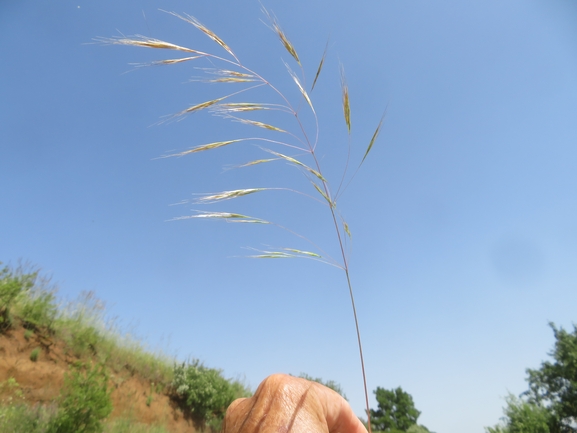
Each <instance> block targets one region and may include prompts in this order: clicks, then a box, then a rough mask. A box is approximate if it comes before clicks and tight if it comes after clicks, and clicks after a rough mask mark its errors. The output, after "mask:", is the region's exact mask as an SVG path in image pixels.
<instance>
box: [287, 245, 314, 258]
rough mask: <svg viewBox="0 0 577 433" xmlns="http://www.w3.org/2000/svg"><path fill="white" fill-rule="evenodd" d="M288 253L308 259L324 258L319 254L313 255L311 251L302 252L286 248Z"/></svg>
mask: <svg viewBox="0 0 577 433" xmlns="http://www.w3.org/2000/svg"><path fill="white" fill-rule="evenodd" d="M284 249H285V250H286V251H290V252H291V253H296V254H300V255H302V256H308V257H317V258H319V259H320V258H322V256H321V255H319V254H317V253H311V252H310V251H302V250H295V249H294V248H284Z"/></svg>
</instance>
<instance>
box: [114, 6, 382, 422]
mask: <svg viewBox="0 0 577 433" xmlns="http://www.w3.org/2000/svg"><path fill="white" fill-rule="evenodd" d="M263 10H264V13H265V15H266V16H267V18H268V20H269V23H270V28H271V29H272V31H273V32H274V33H275V34H276V36H277V37H278V38H279V40H280V42H281V44H282V46H283V47H284V49H285V50H286V51H287V52H288V53H289V54H290V56H291V57H292V59H293V60H294V61H295V62H296V66H297V67H298V69H297V70H298V71H299V73H298V74H297V73H296V72H294V71H293V69H291V66H290V65H289V64H287V63H285V66H286V68H287V71H288V74H289V77H290V79H291V80H292V81H293V82H294V84H295V85H296V87H297V89H298V91H299V92H300V95H301V96H302V99H300V98H297V99H298V100H296V101H291V99H290V98H289V97H287V96H286V95H284V94H283V93H282V92H280V91H279V90H278V89H277V87H275V85H273V84H272V83H271V82H270V81H269V80H267V79H265V78H264V77H263V76H261V75H259V74H258V73H257V72H255V71H253V70H251V69H250V68H249V67H247V66H245V65H244V64H243V63H242V62H241V60H240V59H239V58H238V57H237V56H236V55H235V53H234V52H233V50H232V49H231V48H230V46H229V45H228V44H226V43H225V41H224V40H223V39H221V38H220V37H219V36H218V35H217V34H216V33H214V32H213V31H212V30H209V29H208V28H207V27H206V26H204V25H203V24H201V23H200V21H199V20H197V19H196V18H195V17H193V16H190V15H179V14H176V13H173V12H168V13H170V14H171V15H173V16H175V17H177V18H179V19H181V20H183V21H185V22H187V23H189V24H191V25H193V26H194V27H195V28H196V29H198V30H199V31H201V32H202V33H204V34H205V35H206V36H207V37H209V38H210V39H211V40H213V41H214V42H215V43H216V44H218V46H219V47H220V48H222V49H223V50H224V51H225V53H223V54H222V55H217V54H214V53H206V52H202V51H198V50H195V49H191V48H187V47H182V46H179V45H174V44H172V43H169V42H165V41H160V40H157V39H151V38H146V37H142V36H136V37H134V38H126V37H123V38H116V39H107V40H103V41H104V42H106V43H109V44H116V45H129V46H137V47H145V48H154V49H166V50H178V51H182V52H187V53H194V54H195V55H194V56H192V57H184V58H180V59H172V60H161V61H158V62H153V63H152V64H154V65H170V64H175V63H182V62H187V61H196V62H198V61H201V60H203V59H208V60H209V61H210V63H211V65H212V66H214V65H218V64H221V65H222V66H223V67H222V68H219V67H218V66H217V67H211V68H198V69H199V70H201V71H203V72H204V73H205V74H206V76H207V77H206V78H204V79H199V80H196V81H200V82H205V83H217V84H225V85H227V86H231V85H232V86H240V88H239V90H238V91H236V92H234V93H228V94H225V95H224V96H219V97H217V98H214V99H211V100H209V101H205V102H201V103H198V104H196V105H193V106H191V107H188V108H186V109H184V110H182V111H180V112H179V113H177V114H175V116H174V117H180V116H184V115H187V114H191V113H194V112H198V111H201V110H204V109H207V108H209V110H208V111H209V112H210V113H212V114H213V115H217V116H220V117H223V118H224V119H225V120H232V121H235V122H241V123H243V124H246V125H249V126H253V127H255V130H257V131H258V130H261V131H262V130H267V131H270V132H272V133H273V134H274V133H279V134H282V137H285V139H284V141H280V140H273V139H270V138H269V137H268V136H260V135H257V136H255V137H250V138H235V139H232V140H226V141H216V142H212V143H209V144H202V145H199V146H196V147H193V148H191V149H188V150H184V151H182V152H177V153H173V154H170V155H165V156H163V157H173V156H178V157H182V156H186V155H189V154H193V153H198V152H203V151H209V150H213V149H217V148H222V147H225V146H228V145H230V144H233V143H241V142H255V141H259V142H264V143H265V147H260V149H261V150H262V151H263V152H265V153H268V154H270V155H274V156H275V158H262V159H256V160H253V161H250V162H247V163H244V164H241V165H236V166H235V167H236V168H241V167H249V166H257V165H260V164H263V163H275V162H276V161H284V162H287V163H289V165H293V166H296V167H298V168H299V169H300V174H301V175H303V176H304V177H305V178H307V179H308V181H309V182H310V184H311V186H312V192H311V194H308V193H305V192H303V191H297V190H293V189H290V188H261V187H258V188H245V189H234V190H229V191H223V192H219V193H214V194H208V195H204V196H203V197H201V198H200V199H198V200H197V201H196V202H197V203H200V204H209V203H215V202H220V201H223V200H231V199H236V198H241V197H244V196H246V195H250V194H253V193H256V192H261V191H265V190H271V189H277V190H278V189H284V190H288V191H293V192H296V193H299V194H303V195H305V196H307V197H310V198H313V199H314V200H316V201H320V202H321V203H322V204H323V205H326V207H327V210H328V214H327V216H328V217H329V221H330V222H329V224H330V225H331V226H333V227H334V230H335V236H336V241H337V243H338V246H339V250H340V259H339V260H334V259H332V258H330V257H323V256H321V254H319V252H320V251H319V252H315V251H304V250H300V249H294V248H281V249H278V250H273V251H259V254H256V255H253V256H251V257H255V258H274V259H276V258H308V259H313V260H320V261H323V262H325V263H328V264H332V265H334V266H337V267H338V268H340V269H341V270H342V271H344V273H345V277H346V280H347V286H348V289H349V294H350V300H351V305H352V309H353V314H354V319H355V326H356V331H357V338H358V346H359V353H360V357H361V365H362V370H363V381H364V388H365V399H366V406H367V410H369V405H368V392H367V385H366V378H365V371H364V360H363V352H362V345H361V338H360V331H359V326H358V320H357V315H356V308H355V303H354V296H353V289H352V284H351V280H350V275H349V264H348V261H349V260H348V253H347V242H346V239H347V238H349V239H350V238H351V230H350V227H349V225H348V224H347V222H346V221H345V220H344V218H343V216H342V214H341V212H340V210H339V208H338V206H337V199H338V198H339V197H340V196H341V195H342V192H344V190H345V189H346V186H348V184H349V183H350V181H351V180H352V178H354V175H355V174H356V170H358V168H359V167H360V166H361V165H362V164H363V162H364V161H365V159H366V158H367V156H368V154H369V152H370V151H371V149H372V148H373V146H374V144H375V142H376V140H377V138H378V135H379V132H380V130H381V127H382V124H383V118H381V120H380V122H379V124H378V126H377V128H376V130H375V131H374V133H373V135H372V138H371V140H370V142H369V144H368V146H367V147H366V150H365V151H364V153H363V154H361V155H359V157H358V160H359V163H358V167H357V169H356V170H355V171H354V173H353V174H352V176H350V175H349V174H348V171H349V170H348V169H349V160H350V155H351V147H350V142H351V140H350V136H351V133H352V126H351V123H352V122H351V103H350V93H349V87H348V84H347V80H346V77H345V74H344V68H343V67H342V66H341V69H340V75H341V89H340V91H341V96H342V109H343V117H344V125H345V127H346V129H347V133H348V137H349V138H348V143H349V148H348V155H349V156H348V157H347V165H346V167H345V169H344V172H343V173H342V178H341V179H340V184H339V186H338V188H337V189H336V193H331V187H330V185H331V184H330V182H329V180H328V179H327V178H326V177H325V176H324V175H323V170H322V167H321V163H320V160H319V158H318V156H317V151H316V148H317V144H318V137H319V125H318V118H317V114H316V110H315V107H314V104H313V101H312V99H311V97H310V95H309V93H308V92H307V91H306V89H305V86H304V85H303V83H305V82H306V81H305V75H306V74H305V71H304V68H303V65H302V63H301V60H300V57H299V55H298V54H297V50H296V48H295V46H294V45H293V44H292V43H291V41H290V40H289V38H288V36H287V35H286V33H285V32H284V31H283V30H282V28H281V26H280V25H279V23H278V20H277V18H276V17H275V16H274V15H273V14H271V13H269V12H268V11H267V10H266V9H263ZM327 51H328V42H327V44H326V46H325V50H324V52H323V55H322V58H321V59H320V62H319V64H318V67H317V68H316V73H315V75H314V79H313V82H312V86H311V92H312V90H313V89H314V88H315V86H316V85H317V82H318V80H319V78H320V76H321V73H322V70H323V66H324V65H325V59H326V56H327ZM263 86H264V87H266V88H268V90H269V91H270V93H271V99H274V100H273V101H272V102H270V103H269V102H267V103H262V102H250V101H246V100H242V99H241V100H239V97H240V96H243V95H245V94H248V93H249V92H250V91H251V90H253V89H255V88H258V87H263ZM225 100H226V102H223V101H225ZM302 100H304V101H305V102H306V104H307V105H308V107H309V108H310V114H311V115H312V116H313V118H314V125H315V126H314V128H309V129H310V130H308V129H307V127H306V126H305V124H304V123H303V121H302V116H303V113H301V110H300V108H295V107H300V106H301V105H302V104H300V103H301V102H302ZM279 102H280V103H279ZM271 110H274V111H277V112H278V113H279V116H288V117H289V118H290V119H292V120H290V121H292V122H293V125H294V131H293V132H290V130H288V131H287V130H286V129H281V128H280V127H278V126H275V125H272V124H270V123H265V122H263V121H261V120H258V119H254V118H251V119H248V118H245V117H243V115H244V113H247V112H250V113H252V114H253V115H258V113H259V112H262V111H271ZM279 136H280V135H279ZM312 137H314V139H313V138H312ZM273 147H274V148H275V149H273ZM279 148H284V149H287V150H288V151H287V152H285V151H283V152H284V153H283V152H279V151H278V150H279ZM295 151H296V152H298V154H294V152H295ZM287 153H290V154H287ZM347 179H348V180H347ZM343 185H346V186H345V187H344V188H341V187H342V186H343ZM190 218H195V219H213V220H224V221H227V222H243V223H258V224H271V223H270V222H269V221H265V220H263V219H260V218H258V217H251V216H247V215H244V214H240V213H235V212H220V211H219V212H210V211H196V213H195V214H193V215H186V216H181V217H178V218H175V219H176V220H180V219H190ZM279 227H280V226H279ZM282 228H284V227H282ZM287 230H288V231H289V232H291V233H293V232H292V231H291V230H290V229H287ZM297 236H299V237H300V238H301V239H306V238H304V237H303V236H300V235H298V234H297ZM309 242H310V243H311V244H312V245H313V246H315V248H316V244H315V243H314V242H313V241H309ZM369 430H370V425H369Z"/></svg>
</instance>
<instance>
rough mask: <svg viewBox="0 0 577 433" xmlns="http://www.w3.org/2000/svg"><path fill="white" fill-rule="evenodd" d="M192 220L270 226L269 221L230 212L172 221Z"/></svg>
mask: <svg viewBox="0 0 577 433" xmlns="http://www.w3.org/2000/svg"><path fill="white" fill-rule="evenodd" d="M190 218H206V219H222V220H226V221H230V222H236V223H254V224H270V223H269V222H268V221H265V220H262V219H260V218H253V217H250V216H247V215H242V214H238V213H230V212H199V213H197V214H195V215H187V216H181V217H177V218H173V219H171V220H170V221H177V220H184V219H190Z"/></svg>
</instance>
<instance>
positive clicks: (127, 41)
mask: <svg viewBox="0 0 577 433" xmlns="http://www.w3.org/2000/svg"><path fill="white" fill-rule="evenodd" d="M97 41H99V42H103V43H105V44H111V45H132V46H134V47H145V48H157V49H161V50H177V51H185V52H187V53H196V54H200V55H206V53H203V52H201V51H197V50H192V49H190V48H186V47H181V46H180V45H175V44H171V43H170V42H164V41H161V40H159V39H154V38H147V37H145V36H140V35H136V36H135V37H134V38H99V39H97Z"/></svg>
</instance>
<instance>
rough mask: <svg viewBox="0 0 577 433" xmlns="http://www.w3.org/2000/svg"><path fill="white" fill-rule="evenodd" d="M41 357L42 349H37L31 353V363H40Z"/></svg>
mask: <svg viewBox="0 0 577 433" xmlns="http://www.w3.org/2000/svg"><path fill="white" fill-rule="evenodd" d="M39 355H40V348H38V347H37V348H36V349H34V350H33V351H32V352H30V361H32V362H36V361H38V356H39Z"/></svg>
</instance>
